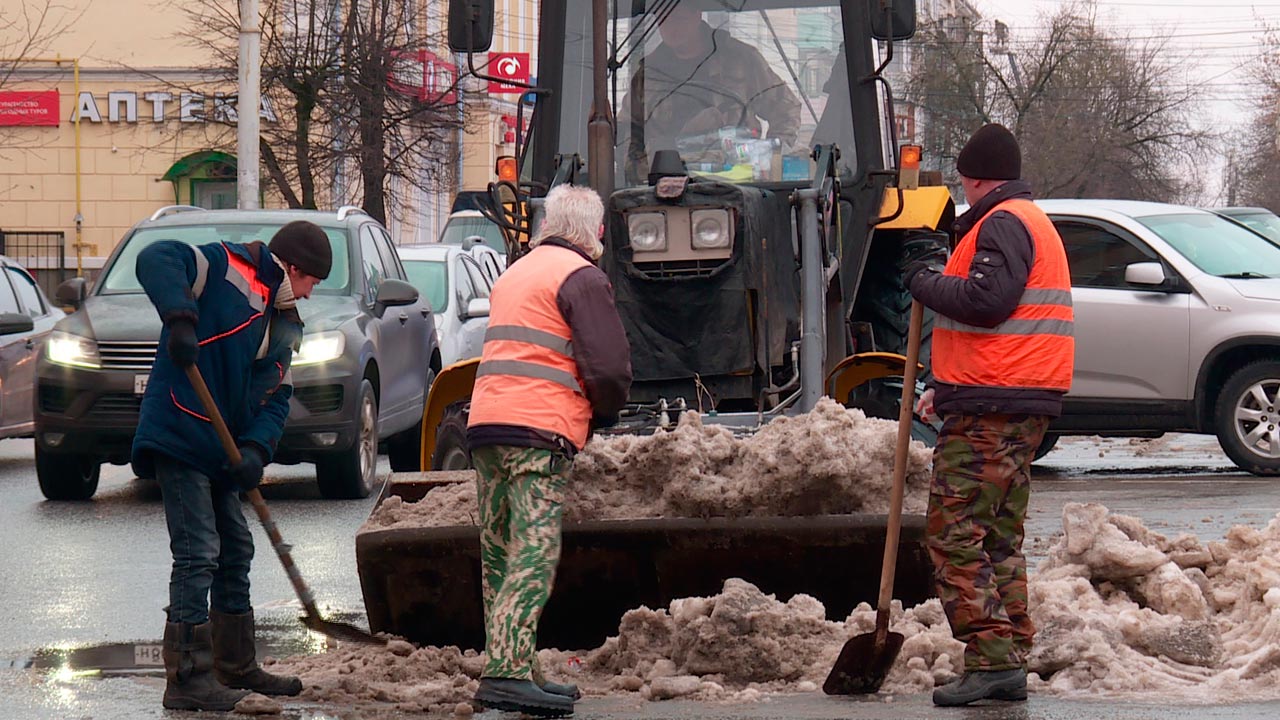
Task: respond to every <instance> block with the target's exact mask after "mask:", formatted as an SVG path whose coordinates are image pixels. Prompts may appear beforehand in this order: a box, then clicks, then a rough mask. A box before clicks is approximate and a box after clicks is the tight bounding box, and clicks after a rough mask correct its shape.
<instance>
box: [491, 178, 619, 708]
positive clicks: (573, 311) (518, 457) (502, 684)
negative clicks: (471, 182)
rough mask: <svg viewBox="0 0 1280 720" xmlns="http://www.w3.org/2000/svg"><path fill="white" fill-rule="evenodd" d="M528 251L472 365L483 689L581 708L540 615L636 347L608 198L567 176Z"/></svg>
mask: <svg viewBox="0 0 1280 720" xmlns="http://www.w3.org/2000/svg"><path fill="white" fill-rule="evenodd" d="M544 207H545V210H546V217H545V219H543V221H542V224H541V225H540V226H539V227H538V231H537V233H536V234H535V235H534V238H533V240H532V241H530V242H529V247H530V248H532V249H531V250H530V251H529V252H528V254H526V255H524V256H522V257H521V258H520V260H519V262H516V263H514V264H512V266H511V267H510V268H509V269H508V270H507V271H506V272H504V273H503V274H502V276H501V277H499V278H498V282H497V283H495V284H494V286H493V294H492V296H491V298H490V313H489V327H488V330H487V331H486V332H485V338H484V352H483V353H482V355H481V358H480V365H479V367H478V368H477V369H476V385H475V390H474V392H473V393H472V396H471V413H470V416H469V419H468V421H467V425H468V426H467V443H468V446H469V447H470V448H471V458H472V461H473V464H474V465H475V468H476V489H477V493H476V495H477V498H478V500H479V505H480V558H481V581H482V592H483V596H484V616H485V652H486V653H487V655H488V661H487V662H486V664H485V667H484V671H483V673H482V675H481V678H480V687H479V689H478V690H477V691H476V695H475V700H476V702H477V703H479V704H480V705H482V706H484V707H487V708H494V709H498V710H508V711H519V712H525V713H530V714H534V715H566V714H570V713H572V712H573V701H574V700H575V699H576V698H577V697H578V696H579V693H578V689H577V687H575V686H573V685H562V684H558V683H552V682H548V681H547V679H546V678H545V677H543V675H542V673H541V670H540V668H539V667H538V656H537V652H536V650H537V636H536V632H537V629H538V618H539V617H541V614H542V608H543V606H545V605H546V603H547V599H548V598H549V597H550V595H551V587H552V583H553V581H554V578H555V570H556V565H557V563H558V562H559V560H560V517H561V502H562V501H563V499H564V487H565V484H566V482H567V481H568V478H569V468H570V465H571V464H572V462H573V456H574V453H576V452H578V451H579V450H581V449H582V447H583V446H584V445H586V443H587V438H588V435H589V434H590V431H591V427H592V425H593V424H594V425H595V426H596V427H599V426H602V425H610V424H613V423H614V422H616V419H617V415H618V412H619V410H621V409H622V405H623V403H624V402H625V401H626V399H627V392H628V390H629V389H630V387H631V349H630V346H629V345H628V343H627V336H626V333H625V331H624V330H623V328H622V319H621V318H620V317H618V310H617V308H616V307H615V306H614V300H613V289H612V287H611V286H610V284H609V279H608V277H607V276H606V275H605V274H604V272H602V271H601V270H600V269H599V268H597V267H596V265H595V262H596V260H598V259H599V258H600V256H601V254H602V253H603V246H602V245H601V243H600V239H601V237H603V235H604V225H603V224H602V221H603V219H604V205H603V204H602V203H601V201H600V196H599V195H597V194H596V193H595V191H594V190H591V189H590V188H585V187H572V186H568V185H561V186H558V187H556V188H554V189H552V190H551V192H549V193H548V194H547V199H546V204H545V206H544Z"/></svg>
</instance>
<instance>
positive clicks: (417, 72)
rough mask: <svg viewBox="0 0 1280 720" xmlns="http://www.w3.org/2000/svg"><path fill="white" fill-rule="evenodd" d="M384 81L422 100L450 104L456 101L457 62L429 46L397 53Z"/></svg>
mask: <svg viewBox="0 0 1280 720" xmlns="http://www.w3.org/2000/svg"><path fill="white" fill-rule="evenodd" d="M387 84H388V85H390V86H391V87H392V88H393V89H394V90H395V91H396V92H400V93H404V94H405V95H412V96H414V97H416V98H418V99H419V100H421V101H423V102H430V103H437V102H438V103H443V104H445V105H452V104H454V103H456V102H457V101H458V66H456V65H454V64H453V61H451V60H446V59H445V58H442V57H440V56H439V55H436V54H435V53H433V52H431V51H430V50H417V51H413V52H401V53H396V57H395V66H394V68H393V69H392V71H391V77H389V78H387Z"/></svg>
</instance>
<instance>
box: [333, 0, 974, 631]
mask: <svg viewBox="0 0 1280 720" xmlns="http://www.w3.org/2000/svg"><path fill="white" fill-rule="evenodd" d="M449 16H450V27H449V36H450V42H451V44H452V45H453V48H454V49H455V50H456V51H458V52H462V53H465V54H466V57H467V58H468V60H467V63H468V67H469V69H470V71H471V72H472V73H473V74H476V75H477V76H479V77H482V78H483V77H485V76H486V70H485V68H483V67H481V66H478V65H477V61H478V58H479V57H480V56H479V55H478V54H477V53H479V52H480V51H482V50H485V49H487V48H488V46H489V43H490V41H491V38H492V18H493V5H492V0H452V1H451V3H450V11H449ZM914 27H915V4H914V2H913V1H912V0H545V1H544V2H543V3H542V4H541V9H540V25H539V50H538V57H537V62H538V72H537V77H538V84H537V86H536V87H531V88H530V89H529V97H532V98H534V100H533V108H532V122H531V124H530V128H531V129H530V131H529V133H528V134H527V135H524V134H521V135H520V136H518V138H517V147H516V155H515V157H516V160H517V162H518V168H517V172H516V174H515V175H514V176H513V177H512V176H509V177H508V178H507V179H505V180H501V181H499V182H497V183H495V184H494V185H492V186H491V188H490V204H489V205H490V206H489V208H488V210H487V213H486V214H491V215H492V216H494V217H498V218H499V219H503V218H505V220H504V222H506V225H507V227H508V228H509V229H510V230H511V231H513V232H515V231H520V232H523V233H526V234H527V233H528V231H529V230H530V229H531V228H533V227H536V223H537V213H538V207H539V198H540V197H541V196H543V195H545V193H546V192H547V191H548V190H549V189H550V188H551V187H554V186H555V185H558V184H560V183H566V182H568V183H574V184H580V185H590V186H591V187H593V188H594V189H596V191H597V192H599V193H600V195H601V197H602V198H604V199H605V201H606V224H607V230H606V236H605V254H604V257H603V258H602V259H601V267H602V269H604V270H605V272H606V273H607V274H608V275H609V278H610V281H611V282H612V283H613V287H614V291H615V295H616V298H617V305H618V309H619V313H620V315H621V316H622V319H623V324H624V326H625V328H626V330H627V335H628V338H629V339H630V342H631V348H632V367H633V372H634V375H635V381H634V383H633V387H632V393H631V397H630V402H629V406H628V408H627V410H625V411H624V417H623V421H622V422H621V423H620V425H619V427H620V428H621V430H615V432H617V431H625V432H655V431H661V430H662V428H663V426H666V425H669V424H670V423H671V422H673V421H674V419H675V417H676V416H677V415H678V411H679V410H681V409H692V410H700V411H702V412H703V413H705V415H704V422H715V423H720V424H724V425H728V426H731V427H733V428H734V429H735V432H751V431H753V430H754V429H758V428H759V427H761V426H762V425H763V424H764V423H767V422H769V421H770V420H771V419H773V418H776V417H781V416H783V415H794V414H800V413H804V412H807V411H808V410H810V409H812V408H813V407H814V406H815V405H816V404H817V402H818V400H819V399H820V398H822V397H823V396H824V395H828V396H830V395H835V397H836V399H837V400H839V401H841V402H845V403H846V404H856V405H860V406H863V407H864V408H865V409H867V410H868V413H869V414H876V415H882V416H886V417H896V416H897V402H898V399H897V398H898V397H899V396H900V390H901V375H902V369H903V366H904V365H903V360H904V358H903V357H902V355H901V354H899V353H900V352H901V351H902V350H903V349H904V347H905V342H906V325H907V312H906V311H907V307H908V305H909V295H907V293H906V291H905V288H903V286H902V281H901V270H902V267H901V265H900V252H899V251H898V248H899V247H900V244H901V242H902V241H903V239H904V238H905V237H906V236H907V235H909V234H910V233H914V232H934V231H939V230H942V231H945V230H947V229H948V228H949V226H950V223H951V220H952V219H953V218H954V205H953V204H952V202H951V200H950V195H949V193H948V192H947V190H946V189H945V188H942V187H928V186H926V187H919V188H917V187H914V183H912V182H910V181H905V182H904V178H906V176H905V175H902V174H901V173H900V172H899V148H898V142H897V138H896V137H895V131H894V125H893V123H888V122H885V118H886V117H893V113H892V107H893V104H892V93H891V92H890V91H889V85H888V82H887V81H886V80H885V78H884V76H883V71H884V69H885V67H886V66H887V65H888V62H889V61H890V59H892V57H893V52H894V47H895V43H897V42H898V41H901V40H904V39H906V38H908V37H910V36H911V34H912V33H913V32H914ZM520 105H521V109H522V111H523V109H524V103H523V101H522V102H521V103H520ZM516 127H517V128H522V127H523V123H522V122H517V123H516ZM517 132H519V130H518V131H517ZM913 156H914V155H913ZM915 157H918V156H915ZM509 262H518V259H516V258H512V257H511V256H509ZM925 356H927V355H925ZM474 373H475V365H474V362H472V363H460V364H459V367H457V368H446V369H445V370H444V371H443V372H441V373H440V375H439V377H438V379H437V381H436V386H434V387H433V388H432V391H431V397H430V398H429V399H428V409H427V412H426V414H425V415H424V421H423V458H422V467H423V468H424V469H425V468H432V467H435V468H443V467H444V465H443V464H441V463H440V462H439V461H438V460H437V458H439V457H452V458H459V457H465V448H459V447H456V445H457V443H458V442H460V440H459V438H463V441H464V439H465V435H464V434H463V433H459V432H458V431H457V427H456V426H457V424H458V422H459V419H460V418H463V417H465V408H466V398H467V397H468V396H469V388H470V383H471V382H473V379H474ZM895 378H897V385H896V386H895V385H894V379H895ZM877 403H879V404H882V405H883V407H882V408H879V409H878V411H877V412H872V410H873V409H877ZM929 434H930V428H928V426H925V425H924V424H923V423H920V432H919V433H917V437H919V438H921V439H926V440H927V439H928V436H929ZM886 474H887V471H886ZM459 477H466V475H465V474H463V475H461V476H459V475H456V474H455V475H451V476H450V477H449V478H443V476H440V477H432V476H431V474H427V475H425V476H422V477H410V476H403V477H401V478H397V477H395V476H393V478H392V482H391V483H389V485H388V487H387V489H386V490H385V491H384V497H385V496H387V495H391V494H396V495H401V496H403V497H405V498H406V499H414V498H416V497H417V496H421V495H422V494H424V493H427V492H428V491H429V490H430V489H431V487H432V485H433V483H436V482H439V481H441V480H456V479H458V478H459ZM884 527H885V517H884V516H879V515H845V516H826V517H821V518H817V517H773V518H761V517H755V518H749V519H747V518H742V519H734V518H712V519H687V518H659V519H648V520H636V521H598V522H590V523H578V524H576V525H575V524H572V523H570V524H566V526H565V532H564V541H565V552H564V554H563V560H562V565H561V568H560V570H559V573H558V577H557V584H556V589H555V591H554V593H553V595H552V597H551V600H550V603H549V605H548V607H547V610H546V612H545V614H544V616H543V622H542V629H541V631H540V634H539V638H540V640H541V641H543V642H546V643H549V644H551V645H556V646H560V647H585V646H592V645H593V644H598V643H599V642H600V641H602V640H603V639H604V637H606V636H607V635H609V634H612V633H613V632H615V631H616V628H617V620H618V618H620V616H621V614H622V612H623V611H625V610H626V609H628V608H631V607H636V606H639V605H641V604H646V605H648V606H650V607H655V606H662V605H664V604H665V603H666V602H669V601H670V600H671V599H674V598H677V597H685V596H691V595H702V594H709V593H714V592H716V591H718V589H719V587H720V584H721V583H722V582H723V580H724V579H726V578H728V577H735V576H736V577H743V578H745V579H747V580H750V581H752V582H755V583H756V584H757V585H759V586H760V587H762V588H763V589H765V590H766V591H768V592H775V593H777V594H778V595H779V596H780V597H784V598H785V597H789V596H790V595H792V594H795V593H801V592H803V593H808V594H810V595H813V596H815V597H817V598H819V599H820V600H822V601H823V602H824V603H826V605H827V608H828V611H829V612H830V613H831V615H832V617H844V614H847V613H848V611H849V610H850V609H851V608H852V607H853V605H854V604H856V603H857V602H859V601H863V600H869V601H874V600H875V593H876V583H877V579H878V577H879V567H878V566H879V560H878V558H879V557H880V556H881V552H882V550H883V542H884V540H883V532H884ZM922 537H923V518H922V517H920V516H908V517H907V518H906V519H905V524H904V531H903V534H902V537H901V547H900V550H899V561H898V562H899V568H898V578H899V583H898V587H899V592H898V597H901V598H902V599H903V600H904V601H907V602H916V601H919V600H921V599H923V598H924V597H926V596H927V595H928V594H929V593H930V592H931V581H930V579H929V568H928V560H927V556H926V554H925V552H924V549H923V546H922ZM476 538H477V529H476V528H474V527H456V528H415V529H410V530H405V529H396V530H386V531H379V532H369V533H363V534H361V535H360V536H358V538H357V560H358V563H359V568H360V573H361V583H362V586H363V588H364V591H365V603H366V606H367V608H368V612H369V618H370V623H371V626H372V627H373V629H374V630H390V631H393V632H396V633H398V634H401V635H404V636H406V637H408V638H410V639H411V640H414V641H417V642H424V643H426V642H430V643H435V644H440V643H446V642H447V643H461V644H463V645H470V646H478V645H479V644H481V643H482V642H483V632H482V630H481V627H480V608H481V603H480V594H479V593H480V580H479V545H478V540H477V539H476ZM864 561H865V562H864Z"/></svg>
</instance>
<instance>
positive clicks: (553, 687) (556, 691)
mask: <svg viewBox="0 0 1280 720" xmlns="http://www.w3.org/2000/svg"><path fill="white" fill-rule="evenodd" d="M538 687H540V688H542V691H543V692H547V693H551V694H552V695H563V696H564V697H567V698H569V699H571V700H580V699H582V691H581V690H579V689H578V686H577V685H562V684H561V683H555V682H551V681H550V680H544V681H542V682H541V683H538Z"/></svg>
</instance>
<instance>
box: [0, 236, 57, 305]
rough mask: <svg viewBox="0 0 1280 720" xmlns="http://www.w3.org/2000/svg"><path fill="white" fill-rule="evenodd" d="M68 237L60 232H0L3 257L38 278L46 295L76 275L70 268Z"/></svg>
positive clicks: (0, 252) (50, 295) (51, 294)
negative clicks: (16, 263) (68, 264)
mask: <svg viewBox="0 0 1280 720" xmlns="http://www.w3.org/2000/svg"><path fill="white" fill-rule="evenodd" d="M66 242H67V234H66V233H65V232H63V231H61V230H4V229H0V255H7V256H9V257H10V258H11V259H13V260H14V261H16V262H18V263H19V264H21V265H22V266H23V267H24V268H26V269H27V272H29V273H31V276H32V277H34V278H35V279H36V282H37V283H38V284H39V285H40V288H41V289H42V290H44V293H45V295H48V296H49V298H50V299H52V298H53V294H54V291H55V290H57V288H58V286H59V285H61V284H62V282H63V281H64V280H66V279H67V278H69V277H71V276H72V275H74V274H75V271H74V270H73V269H71V268H68V267H67V245H66Z"/></svg>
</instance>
